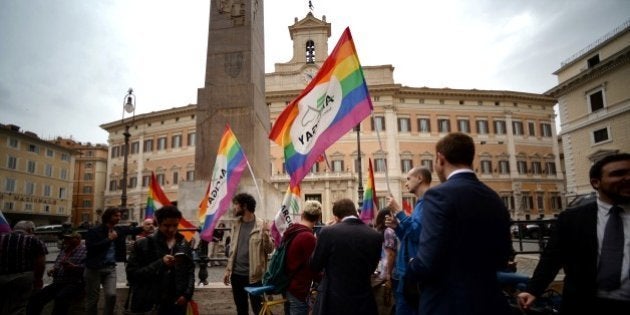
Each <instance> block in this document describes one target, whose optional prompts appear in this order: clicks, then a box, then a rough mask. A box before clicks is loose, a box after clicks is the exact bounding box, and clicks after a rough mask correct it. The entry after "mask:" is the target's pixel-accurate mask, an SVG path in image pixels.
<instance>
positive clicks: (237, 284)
mask: <svg viewBox="0 0 630 315" xmlns="http://www.w3.org/2000/svg"><path fill="white" fill-rule="evenodd" d="M230 282H231V283H232V295H233V296H234V303H235V304H236V312H237V313H238V315H247V314H249V313H248V311H249V307H248V305H247V296H248V295H249V294H248V293H247V291H245V287H257V286H261V285H262V283H261V282H260V281H259V282H256V283H249V276H241V275H236V274H232V275H231V276H230ZM249 302H250V304H251V305H252V309H253V310H254V314H258V313H260V309H261V308H262V296H260V295H256V296H254V295H249Z"/></svg>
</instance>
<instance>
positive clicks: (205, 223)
mask: <svg viewBox="0 0 630 315" xmlns="http://www.w3.org/2000/svg"><path fill="white" fill-rule="evenodd" d="M246 166H247V158H246V157H245V153H244V152H243V148H242V147H241V145H240V144H239V143H238V140H237V139H236V136H235V135H234V133H233V132H232V129H231V128H230V126H229V125H225V131H224V132H223V137H222V138H221V143H220V144H219V151H218V152H217V160H216V162H215V163H214V170H213V171H212V180H211V181H210V186H209V187H208V191H207V193H206V195H205V196H204V200H202V202H201V205H200V207H199V221H200V222H201V224H202V228H201V238H202V239H203V240H205V241H208V242H210V241H212V232H213V231H214V228H215V226H216V225H217V223H218V221H219V219H220V218H221V216H222V215H223V214H224V213H225V212H227V210H228V209H229V208H230V204H231V202H232V196H233V195H234V192H235V191H236V188H237V186H238V183H239V181H240V179H241V174H243V171H244V170H245V167H246Z"/></svg>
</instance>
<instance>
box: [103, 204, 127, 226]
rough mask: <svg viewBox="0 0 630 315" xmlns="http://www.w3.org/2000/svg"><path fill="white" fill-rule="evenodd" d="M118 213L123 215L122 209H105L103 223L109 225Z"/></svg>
mask: <svg viewBox="0 0 630 315" xmlns="http://www.w3.org/2000/svg"><path fill="white" fill-rule="evenodd" d="M116 212H119V213H122V209H121V208H117V207H111V208H107V209H105V212H103V215H101V222H102V223H104V224H106V223H108V222H109V220H110V219H111V218H112V217H113V216H114V214H116Z"/></svg>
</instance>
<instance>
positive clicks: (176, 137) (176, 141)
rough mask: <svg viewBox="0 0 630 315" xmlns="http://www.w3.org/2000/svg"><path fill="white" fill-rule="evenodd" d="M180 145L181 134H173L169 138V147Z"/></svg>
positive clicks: (174, 147)
mask: <svg viewBox="0 0 630 315" xmlns="http://www.w3.org/2000/svg"><path fill="white" fill-rule="evenodd" d="M181 146H182V135H174V136H173V137H172V138H171V148H173V149H176V148H179V147H181Z"/></svg>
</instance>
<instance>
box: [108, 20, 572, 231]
mask: <svg viewBox="0 0 630 315" xmlns="http://www.w3.org/2000/svg"><path fill="white" fill-rule="evenodd" d="M271 31H273V30H271ZM289 35H290V36H291V38H292V40H293V58H292V59H291V60H290V61H288V62H285V63H276V64H275V69H274V71H273V72H270V73H266V75H265V89H266V91H265V98H266V103H267V107H268V109H269V112H270V124H273V122H274V121H275V119H276V118H277V116H278V115H279V114H280V112H281V111H282V110H283V109H284V108H285V106H286V105H287V104H288V103H289V102H290V101H291V100H292V99H293V98H295V97H296V96H297V95H298V94H299V93H300V91H301V90H302V89H304V87H305V86H306V84H307V83H308V82H309V81H310V80H311V79H312V78H313V76H314V74H315V73H316V72H317V70H318V68H319V67H320V66H321V65H322V63H323V62H324V60H325V59H326V57H327V56H328V50H329V46H334V45H335V44H336V39H333V41H332V42H330V43H329V42H328V40H329V37H330V35H331V32H330V23H328V22H326V18H325V17H322V19H318V18H316V17H314V16H313V15H312V14H311V13H308V14H307V15H306V17H305V18H303V19H301V20H298V19H297V18H296V19H295V23H294V24H293V25H291V26H290V27H289ZM357 50H358V53H359V57H360V55H361V49H360V47H358V48H357ZM363 70H364V73H365V76H366V80H367V84H368V88H369V91H370V95H371V97H372V101H373V104H374V113H373V116H372V118H370V119H366V120H365V121H364V122H363V123H362V124H361V127H360V135H359V136H360V146H361V150H360V152H361V153H360V156H361V165H360V166H359V165H358V157H359V153H358V152H359V150H358V149H357V133H356V132H349V133H348V134H346V135H345V136H343V137H342V138H341V139H340V140H339V141H338V142H337V143H335V144H334V145H333V146H332V147H330V148H329V149H328V150H327V151H326V160H327V161H328V163H326V162H325V161H322V162H320V163H318V164H316V165H314V166H313V169H312V172H311V174H309V175H307V177H306V178H305V179H304V180H303V182H302V187H301V188H302V198H303V200H308V199H317V200H319V201H321V202H322V204H323V205H324V210H325V211H324V218H323V219H324V221H326V220H327V219H329V218H330V217H331V213H330V208H331V205H332V202H333V201H334V200H336V199H338V198H341V197H348V198H351V199H352V200H359V199H360V198H359V193H358V186H359V175H358V172H359V171H361V172H363V173H362V181H363V182H365V179H366V174H367V163H368V158H370V159H372V160H373V163H374V170H375V181H376V194H377V196H378V197H385V196H386V195H388V194H389V193H390V192H391V193H392V194H393V195H394V196H396V197H397V198H399V199H400V198H404V200H405V201H406V202H407V203H409V204H413V202H414V201H415V200H414V198H413V196H411V195H409V194H407V193H406V192H405V191H404V187H403V184H404V177H405V173H406V171H407V170H409V169H410V168H411V167H413V166H416V165H426V166H428V167H431V168H432V167H433V161H434V160H435V155H434V151H435V150H434V146H435V143H436V142H437V140H438V139H439V138H440V137H442V136H443V135H445V134H446V133H447V132H449V131H463V132H466V133H469V134H470V135H471V136H472V137H473V138H474V139H475V142H476V143H477V157H476V159H475V171H476V172H477V175H478V176H479V177H480V179H481V180H482V181H484V182H485V183H486V184H488V185H489V186H490V187H492V188H493V189H495V190H496V191H497V192H498V193H499V194H500V195H501V197H502V198H503V199H504V201H505V203H506V205H507V206H508V208H509V209H510V211H511V213H512V215H513V216H514V217H515V218H516V217H518V218H525V217H531V218H534V217H538V216H540V215H544V216H552V215H553V214H555V213H557V212H558V211H560V210H561V209H562V208H563V198H562V196H563V195H564V193H565V188H564V178H563V174H562V172H561V168H560V148H559V146H558V139H557V136H556V130H555V122H554V112H553V106H554V105H555V104H556V100H555V99H554V98H552V97H550V96H546V95H541V94H532V93H523V92H515V91H492V90H477V89H472V90H461V89H449V88H439V89H438V88H427V87H408V86H405V85H403V84H401V83H396V82H395V81H394V78H393V74H394V67H393V66H392V65H380V66H368V65H363ZM195 107H196V106H195V105H188V106H184V107H178V108H172V109H168V110H163V111H159V112H152V113H148V114H142V115H138V116H136V117H135V123H134V126H133V127H132V128H131V129H130V133H131V139H130V144H131V145H130V155H129V170H130V171H129V177H130V180H129V186H128V187H129V188H128V192H127V193H128V196H129V201H128V204H129V207H130V208H131V209H132V212H131V216H132V219H135V220H138V219H139V218H140V217H139V213H141V212H142V209H143V208H144V206H145V202H146V196H147V191H148V189H147V187H146V185H147V184H148V182H147V179H148V177H147V176H148V175H150V173H151V171H155V173H156V175H157V176H158V178H160V181H161V184H162V185H163V188H164V191H165V193H166V194H167V195H168V196H169V197H170V198H175V196H177V193H176V192H177V188H178V184H179V183H181V182H182V181H185V180H193V176H194V172H193V170H194V168H195V165H194V149H195V148H194V145H195V141H194V137H195V136H194V135H195ZM101 127H102V128H103V129H105V130H107V131H108V132H109V145H110V149H109V156H110V159H109V161H108V175H107V176H108V182H109V187H108V189H107V191H106V193H105V203H106V206H107V205H117V204H119V198H120V191H119V190H118V189H117V187H118V181H119V180H120V179H121V178H122V175H121V170H122V161H123V158H122V155H121V152H122V151H121V146H123V145H124V137H123V135H122V133H123V132H124V125H123V124H122V123H121V122H120V121H115V122H110V123H106V124H104V125H102V126H101ZM236 136H237V137H239V135H238V134H236ZM191 138H192V141H191ZM134 143H135V146H134ZM208 145H210V146H212V147H215V148H217V147H218V143H216V144H208ZM269 145H270V152H271V153H270V155H271V156H270V157H269V158H270V169H271V174H270V182H271V183H272V184H273V185H275V186H276V187H277V189H278V190H280V191H285V190H286V187H287V185H288V181H289V176H288V175H287V174H286V173H285V172H284V168H283V159H284V158H283V154H282V152H281V149H280V148H279V147H278V146H277V145H276V144H275V143H272V142H271V141H270V142H269ZM245 153H246V154H247V152H245ZM436 177H437V176H436ZM437 183H438V182H437V178H436V179H435V181H434V184H437ZM362 184H363V185H365V183H362ZM199 199H200V200H201V196H199ZM380 200H381V202H384V198H380ZM134 216H135V217H134Z"/></svg>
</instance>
